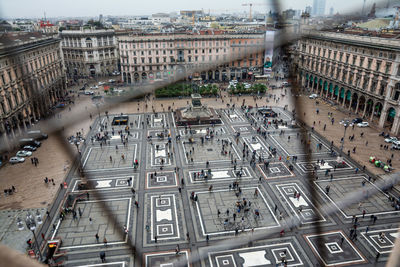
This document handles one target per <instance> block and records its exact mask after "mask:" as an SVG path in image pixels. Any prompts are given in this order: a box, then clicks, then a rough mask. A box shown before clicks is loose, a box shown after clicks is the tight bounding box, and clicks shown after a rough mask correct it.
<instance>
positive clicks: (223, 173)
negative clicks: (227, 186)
mask: <svg viewBox="0 0 400 267" xmlns="http://www.w3.org/2000/svg"><path fill="white" fill-rule="evenodd" d="M211 175H212V177H213V178H215V179H218V178H230V177H232V176H230V175H229V172H228V171H215V172H213V171H212V172H211Z"/></svg>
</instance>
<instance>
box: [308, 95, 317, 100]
mask: <svg viewBox="0 0 400 267" xmlns="http://www.w3.org/2000/svg"><path fill="white" fill-rule="evenodd" d="M317 97H318V95H317V94H311V95H310V96H309V97H308V98H310V99H316V98H317Z"/></svg>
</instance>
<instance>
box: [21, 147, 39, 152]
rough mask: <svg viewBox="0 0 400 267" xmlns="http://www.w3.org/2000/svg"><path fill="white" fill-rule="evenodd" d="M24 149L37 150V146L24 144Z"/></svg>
mask: <svg viewBox="0 0 400 267" xmlns="http://www.w3.org/2000/svg"><path fill="white" fill-rule="evenodd" d="M22 149H23V150H26V151H36V149H37V148H36V147H34V146H24V147H23V148H22Z"/></svg>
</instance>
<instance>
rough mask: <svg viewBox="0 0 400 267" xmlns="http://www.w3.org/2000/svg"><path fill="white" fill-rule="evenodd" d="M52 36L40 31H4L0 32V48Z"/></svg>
mask: <svg viewBox="0 0 400 267" xmlns="http://www.w3.org/2000/svg"><path fill="white" fill-rule="evenodd" d="M50 38H52V37H50V36H48V35H45V34H43V33H41V32H6V33H1V34H0V48H1V47H6V46H13V45H20V44H24V43H27V42H35V41H38V40H44V39H50Z"/></svg>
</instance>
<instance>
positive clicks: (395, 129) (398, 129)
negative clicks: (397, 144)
mask: <svg viewBox="0 0 400 267" xmlns="http://www.w3.org/2000/svg"><path fill="white" fill-rule="evenodd" d="M390 132H391V133H392V134H393V135H398V134H399V133H400V112H399V110H396V116H395V118H394V121H393V126H392V129H391V131H390Z"/></svg>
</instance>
